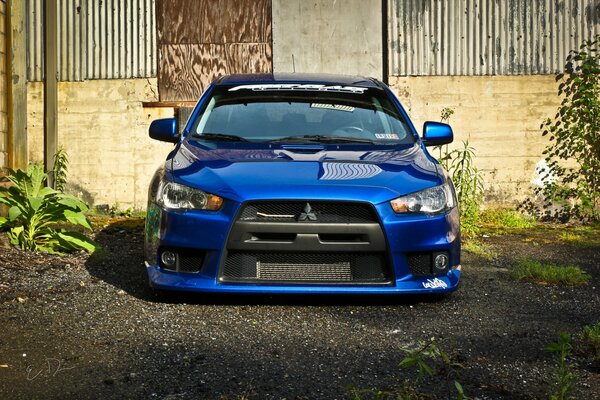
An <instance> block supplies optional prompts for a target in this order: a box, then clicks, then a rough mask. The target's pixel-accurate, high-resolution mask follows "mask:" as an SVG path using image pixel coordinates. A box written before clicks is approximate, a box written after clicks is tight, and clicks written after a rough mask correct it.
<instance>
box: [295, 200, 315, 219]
mask: <svg viewBox="0 0 600 400" xmlns="http://www.w3.org/2000/svg"><path fill="white" fill-rule="evenodd" d="M307 220H308V221H316V220H317V214H315V213H314V212H313V210H312V207H311V206H310V203H306V205H305V206H304V211H303V212H302V213H301V214H300V215H299V216H298V221H307Z"/></svg>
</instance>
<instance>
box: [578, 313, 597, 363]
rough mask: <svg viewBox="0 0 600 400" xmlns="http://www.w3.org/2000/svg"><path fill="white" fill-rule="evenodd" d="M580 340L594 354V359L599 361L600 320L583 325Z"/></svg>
mask: <svg viewBox="0 0 600 400" xmlns="http://www.w3.org/2000/svg"><path fill="white" fill-rule="evenodd" d="M581 340H582V341H583V343H584V344H585V345H586V346H587V347H589V348H590V350H591V352H592V353H593V354H594V360H595V361H600V321H599V322H596V323H595V324H594V325H591V326H590V325H586V326H584V327H583V332H582V333H581Z"/></svg>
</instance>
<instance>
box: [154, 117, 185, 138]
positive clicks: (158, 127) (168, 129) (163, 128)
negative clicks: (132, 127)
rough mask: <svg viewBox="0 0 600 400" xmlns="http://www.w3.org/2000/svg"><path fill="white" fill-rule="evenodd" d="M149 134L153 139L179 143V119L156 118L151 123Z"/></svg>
mask: <svg viewBox="0 0 600 400" xmlns="http://www.w3.org/2000/svg"><path fill="white" fill-rule="evenodd" d="M148 134H149V135H150V137H151V138H152V139H156V140H160V141H161V142H169V143H177V142H178V141H179V134H178V133H177V120H176V119H175V118H161V119H156V120H154V121H152V123H151V124H150V129H149V130H148Z"/></svg>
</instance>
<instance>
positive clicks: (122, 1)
mask: <svg viewBox="0 0 600 400" xmlns="http://www.w3.org/2000/svg"><path fill="white" fill-rule="evenodd" d="M20 1H22V0H20ZM43 3H44V2H43V0H27V6H28V10H27V41H28V43H27V78H28V80H29V81H40V80H42V79H43V74H44V60H43V58H44V57H43V45H44V37H43V24H42V22H43ZM58 7H59V9H58V54H59V56H58V57H59V60H58V65H59V71H60V72H59V80H61V81H80V80H85V79H119V78H141V77H153V76H156V65H157V53H156V28H155V27H156V20H155V12H154V0H58Z"/></svg>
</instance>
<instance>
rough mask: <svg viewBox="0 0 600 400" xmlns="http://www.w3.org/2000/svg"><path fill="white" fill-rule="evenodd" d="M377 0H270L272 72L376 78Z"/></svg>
mask: <svg viewBox="0 0 600 400" xmlns="http://www.w3.org/2000/svg"><path fill="white" fill-rule="evenodd" d="M381 23H382V17H381V1H379V0H377V1H375V0H369V1H364V0H344V1H331V0H310V1H307V0H273V71H274V72H292V71H294V70H295V71H296V72H329V73H343V74H351V75H352V74H354V75H356V74H359V75H367V76H374V77H376V78H379V79H381V78H382V76H381V73H382V71H383V67H382V62H383V56H382V40H381V35H382V25H381Z"/></svg>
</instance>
